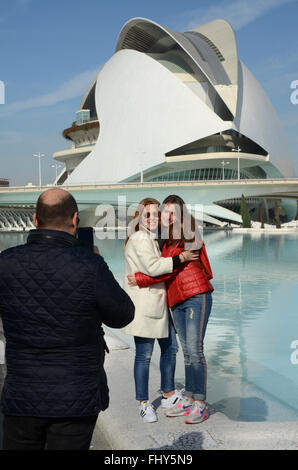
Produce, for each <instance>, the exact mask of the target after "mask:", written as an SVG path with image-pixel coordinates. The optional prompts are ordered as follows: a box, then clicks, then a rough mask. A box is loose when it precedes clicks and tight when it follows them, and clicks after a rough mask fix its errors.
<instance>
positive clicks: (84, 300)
mask: <svg viewBox="0 0 298 470" xmlns="http://www.w3.org/2000/svg"><path fill="white" fill-rule="evenodd" d="M33 221H34V225H35V227H36V229H37V230H32V231H30V233H29V236H28V240H27V243H26V244H25V245H20V246H17V247H14V248H10V249H8V250H5V251H4V252H2V253H1V255H0V314H1V317H2V322H3V330H4V335H5V339H6V366H7V375H6V378H5V382H4V387H3V391H2V398H1V408H2V413H3V414H4V423H3V450H27V449H28V450H42V449H48V450H87V449H88V448H89V446H90V442H91V438H92V434H93V430H94V427H95V424H96V419H97V416H98V413H99V412H100V411H103V410H105V409H106V408H107V407H108V402H109V395H108V387H107V380H106V374H105V371H104V368H103V363H104V355H105V342H104V339H103V330H102V327H101V324H102V323H104V324H105V325H107V326H109V327H111V328H122V327H124V326H126V325H127V324H128V323H130V322H131V321H132V320H133V318H134V305H133V303H132V301H131V300H130V298H129V296H128V295H127V294H126V293H125V292H124V290H122V288H121V287H120V286H119V284H118V283H117V281H116V280H115V279H114V277H113V275H112V273H111V272H110V271H109V269H108V266H107V264H106V263H105V261H104V259H103V258H102V257H101V256H100V255H98V254H96V253H94V252H92V250H90V249H88V248H85V247H82V246H80V245H79V243H78V240H77V238H76V231H77V225H78V208H77V204H76V201H75V199H74V198H73V197H72V195H71V194H70V193H68V192H67V191H64V190H62V189H49V190H47V191H45V192H44V193H42V194H41V195H40V197H39V199H38V201H37V206H36V213H35V214H34V217H33Z"/></svg>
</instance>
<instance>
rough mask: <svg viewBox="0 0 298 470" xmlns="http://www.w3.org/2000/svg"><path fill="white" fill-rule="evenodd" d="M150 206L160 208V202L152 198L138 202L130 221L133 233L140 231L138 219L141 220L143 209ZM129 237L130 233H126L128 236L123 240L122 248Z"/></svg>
mask: <svg viewBox="0 0 298 470" xmlns="http://www.w3.org/2000/svg"><path fill="white" fill-rule="evenodd" d="M150 205H156V206H160V202H159V201H157V200H156V199H154V198H153V197H146V198H145V199H142V201H141V202H139V204H138V207H137V210H136V212H135V214H134V216H133V219H132V222H133V224H132V225H133V227H134V231H135V232H138V231H139V230H140V225H139V222H140V218H141V215H142V213H143V210H144V209H145V207H146V206H150ZM130 235H131V233H128V235H127V237H126V239H125V242H124V248H125V247H126V244H127V242H128V240H129V237H130Z"/></svg>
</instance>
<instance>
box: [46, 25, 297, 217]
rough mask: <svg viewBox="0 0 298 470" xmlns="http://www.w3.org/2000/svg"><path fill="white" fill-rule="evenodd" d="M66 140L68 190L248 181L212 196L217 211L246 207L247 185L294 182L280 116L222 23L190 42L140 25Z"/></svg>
mask: <svg viewBox="0 0 298 470" xmlns="http://www.w3.org/2000/svg"><path fill="white" fill-rule="evenodd" d="M64 136H65V137H67V138H68V139H70V140H72V149H70V150H64V151H62V152H56V153H55V154H54V158H55V159H56V160H59V161H61V162H63V163H65V165H66V168H65V170H64V173H63V175H61V177H60V179H59V183H60V184H61V183H64V184H65V185H67V186H72V185H79V184H80V185H82V184H83V185H90V184H102V183H111V182H114V183H116V182H117V183H119V182H122V183H133V182H144V183H146V182H160V183H162V182H174V181H177V182H181V181H183V182H190V181H202V180H208V181H214V180H215V181H216V180H217V181H218V182H219V183H220V182H221V181H222V180H223V179H224V180H234V183H235V182H236V181H239V190H238V193H237V191H236V192H235V184H234V187H233V195H231V194H229V190H228V186H227V187H226V192H225V194H224V197H223V195H222V192H221V193H218V192H217V190H216V188H217V186H216V185H215V186H213V189H212V195H210V194H208V197H207V199H206V201H205V200H204V196H203V193H202V195H201V196H202V197H203V199H202V197H200V202H203V203H208V204H213V203H215V202H216V201H219V200H220V202H222V201H223V200H224V199H227V200H228V199H231V198H232V197H233V198H234V199H235V197H236V198H237V197H240V196H241V194H242V192H243V189H242V186H241V185H240V182H243V180H257V179H262V180H265V179H276V178H290V177H293V176H294V174H293V168H292V163H291V158H290V155H289V152H288V150H287V143H286V141H285V137H284V135H283V131H282V129H281V125H280V123H279V120H278V117H277V115H276V113H275V111H274V109H273V106H272V104H271V103H270V100H269V99H268V97H267V95H266V93H265V92H264V90H263V88H262V87H261V85H260V84H259V83H258V82H257V80H256V79H255V77H254V76H253V75H252V74H251V72H250V71H249V70H248V69H247V67H246V66H245V65H244V64H243V63H242V62H241V60H240V59H239V58H238V53H237V44H236V40H235V35H234V32H233V30H232V27H231V26H230V24H229V23H227V22H226V21H225V20H222V19H219V20H215V21H212V22H211V23H208V24H205V25H203V26H200V27H198V28H196V29H194V30H191V31H188V32H185V33H183V34H182V33H178V32H175V31H172V30H170V29H167V28H165V27H163V26H160V25H158V24H156V23H154V22H153V21H150V20H147V19H144V18H134V19H132V20H130V21H129V22H128V23H126V24H125V25H124V27H123V28H122V30H121V32H120V34H119V38H118V41H117V45H116V51H115V54H114V55H113V56H112V57H111V59H110V60H109V61H108V62H107V63H106V64H105V65H104V66H103V67H102V69H101V70H100V71H99V73H98V75H97V76H96V77H95V79H94V81H93V82H92V83H91V85H90V87H89V89H88V91H87V93H86V95H85V97H84V99H83V101H82V103H81V106H80V109H79V112H78V119H77V122H75V123H73V126H72V127H71V128H69V129H66V130H65V131H64ZM235 180H236V181H235ZM254 195H255V193H253V194H252V196H254ZM267 195H268V196H270V191H268V190H267ZM194 202H196V201H194ZM295 204H296V200H295ZM218 207H219V206H218ZM226 207H228V206H226ZM213 215H216V210H215V211H213ZM217 215H219V216H220V214H219V213H218V214H217Z"/></svg>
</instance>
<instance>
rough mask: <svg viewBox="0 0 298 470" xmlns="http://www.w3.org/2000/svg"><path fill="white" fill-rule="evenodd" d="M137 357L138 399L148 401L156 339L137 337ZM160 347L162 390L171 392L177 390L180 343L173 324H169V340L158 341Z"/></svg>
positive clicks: (135, 369)
mask: <svg viewBox="0 0 298 470" xmlns="http://www.w3.org/2000/svg"><path fill="white" fill-rule="evenodd" d="M134 340H135V345H136V355H135V363H134V378H135V387H136V399H137V400H139V401H145V400H148V399H149V398H148V384H149V367H150V361H151V356H152V351H153V346H154V342H155V339H154V338H141V337H140V336H135V337H134ZM157 341H158V343H159V346H160V363H159V366H160V375H161V386H160V388H161V390H162V391H163V392H170V391H172V390H175V382H174V376H175V368H176V354H177V351H178V343H177V339H176V333H175V330H174V327H173V325H172V323H171V322H170V324H169V336H168V338H159V339H157Z"/></svg>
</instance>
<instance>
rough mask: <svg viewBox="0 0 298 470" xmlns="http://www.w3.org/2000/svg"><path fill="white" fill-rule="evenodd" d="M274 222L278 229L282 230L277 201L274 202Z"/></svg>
mask: <svg viewBox="0 0 298 470" xmlns="http://www.w3.org/2000/svg"><path fill="white" fill-rule="evenodd" d="M274 220H275V225H276V228H281V224H280V218H279V207H278V204H277V201H275V202H274Z"/></svg>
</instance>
